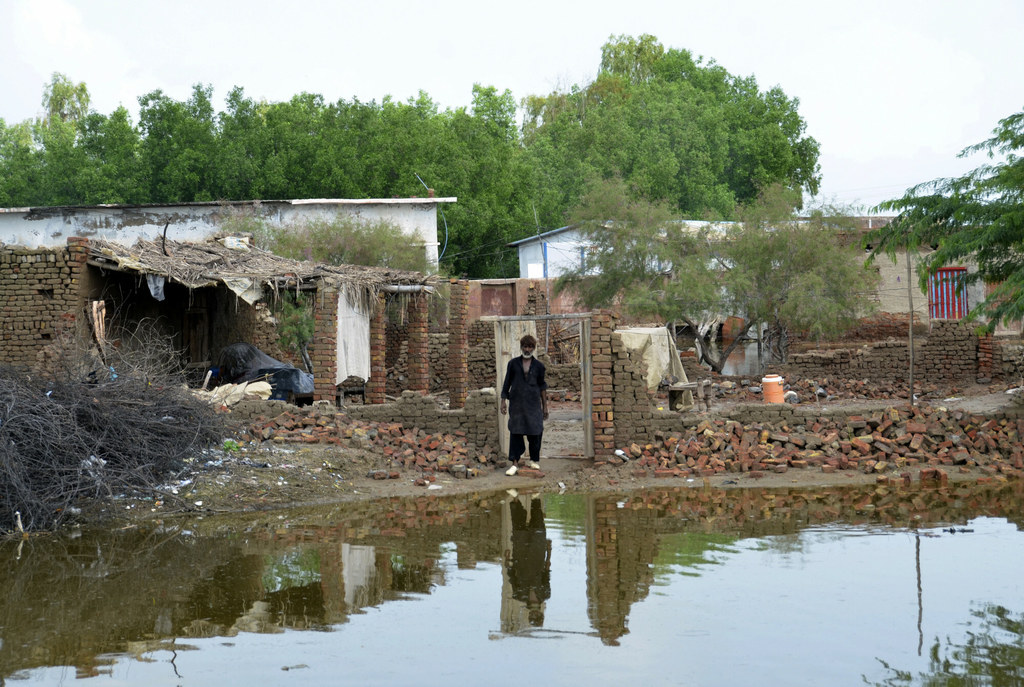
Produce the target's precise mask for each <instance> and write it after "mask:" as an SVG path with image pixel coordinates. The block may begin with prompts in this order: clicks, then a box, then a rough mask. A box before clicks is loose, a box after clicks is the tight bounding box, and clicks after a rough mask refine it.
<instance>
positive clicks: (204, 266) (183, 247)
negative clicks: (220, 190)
mask: <svg viewBox="0 0 1024 687" xmlns="http://www.w3.org/2000/svg"><path fill="white" fill-rule="evenodd" d="M89 251H90V254H89V264H91V265H95V266H97V267H101V268H103V269H114V270H119V271H128V272H136V273H139V274H147V275H154V276H161V277H164V278H166V279H168V280H171V281H175V282H178V283H179V284H182V285H184V286H187V287H189V288H200V287H204V286H214V285H216V284H218V283H223V284H226V285H229V286H231V285H232V284H237V283H238V282H239V281H240V280H243V281H244V280H247V281H249V282H251V283H252V284H253V285H254V286H258V287H263V286H267V287H270V288H271V289H274V290H277V289H286V288H291V289H295V288H302V287H307V288H309V287H315V286H317V285H319V284H327V285H330V286H334V287H341V286H346V285H347V286H361V287H365V288H367V289H369V290H370V291H374V292H375V291H378V290H380V289H382V288H384V287H387V286H392V285H397V286H417V285H422V286H429V285H431V284H432V283H433V281H434V280H435V279H436V278H435V277H431V276H427V275H424V274H422V273H420V272H407V271H404V270H395V269H389V268H386V267H367V266H363V265H324V264H320V263H315V262H309V261H300V260H291V259H289V258H282V257H280V256H277V255H274V254H273V253H269V252H267V251H265V250H261V249H259V248H255V247H253V246H252V245H250V244H249V242H248V241H247V240H246V239H244V238H236V237H227V238H221V239H216V240H210V241H206V242H204V243H181V242H177V241H170V240H162V239H156V240H153V241H146V240H143V239H139V240H138V241H137V242H136V243H135V245H134V246H131V247H130V248H129V247H127V246H124V245H120V244H117V243H111V242H109V241H99V240H93V241H90V242H89ZM233 288H234V287H233ZM236 290H237V289H236Z"/></svg>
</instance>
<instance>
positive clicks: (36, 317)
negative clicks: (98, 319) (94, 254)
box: [0, 238, 86, 367]
mask: <svg viewBox="0 0 1024 687" xmlns="http://www.w3.org/2000/svg"><path fill="white" fill-rule="evenodd" d="M68 244H69V245H68V247H67V248H55V249H45V248H38V249H27V248H18V247H3V248H0V363H4V364H9V365H16V366H25V367H32V366H34V365H35V364H36V361H37V359H38V357H39V355H40V352H41V351H42V349H43V347H45V346H47V345H49V344H50V343H51V342H52V341H53V340H54V337H55V336H56V335H57V334H58V332H59V330H60V329H61V328H62V327H74V326H75V325H76V323H78V322H82V323H85V320H84V313H83V312H82V310H81V307H82V304H83V302H84V301H83V299H82V297H81V295H80V287H81V280H82V275H83V272H84V269H85V260H86V254H85V251H84V244H85V240H84V239H76V238H71V239H68Z"/></svg>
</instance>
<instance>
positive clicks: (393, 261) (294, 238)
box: [226, 217, 430, 272]
mask: <svg viewBox="0 0 1024 687" xmlns="http://www.w3.org/2000/svg"><path fill="white" fill-rule="evenodd" d="M226 227H227V228H228V229H229V230H231V231H249V232H252V233H254V234H255V235H256V238H257V244H258V245H259V246H260V247H261V248H264V249H266V250H269V251H271V252H273V253H276V254H278V255H281V256H284V257H287V258H292V259H294V260H314V261H316V262H322V263H326V264H328V265H370V266H378V267H390V268H392V269H399V270H412V271H417V272H427V271H428V270H430V265H429V263H428V262H427V257H426V251H424V249H423V244H421V243H418V242H417V241H410V240H409V236H408V235H407V234H405V233H403V232H402V230H401V229H400V228H399V227H398V226H396V225H395V224H392V223H390V222H363V221H360V220H358V219H356V218H351V217H337V218H334V219H331V220H323V219H314V220H309V221H304V222H299V223H295V224H289V225H286V226H270V225H268V224H267V223H266V222H262V221H258V220H252V219H246V218H235V219H233V220H230V221H229V222H228V223H227V224H226Z"/></svg>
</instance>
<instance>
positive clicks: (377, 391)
mask: <svg viewBox="0 0 1024 687" xmlns="http://www.w3.org/2000/svg"><path fill="white" fill-rule="evenodd" d="M386 308H387V299H386V297H385V296H384V294H383V293H381V294H379V295H378V296H377V305H376V307H375V308H374V309H373V314H372V315H371V316H370V378H369V379H367V380H366V402H367V403H378V404H379V403H383V402H384V389H385V386H386V384H387V370H386V369H385V365H384V357H385V355H386V353H385V348H386V346H385V344H386V341H385V336H384V332H385V329H386V328H385V324H384V322H385V310H386Z"/></svg>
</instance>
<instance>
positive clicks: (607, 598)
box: [553, 497, 658, 644]
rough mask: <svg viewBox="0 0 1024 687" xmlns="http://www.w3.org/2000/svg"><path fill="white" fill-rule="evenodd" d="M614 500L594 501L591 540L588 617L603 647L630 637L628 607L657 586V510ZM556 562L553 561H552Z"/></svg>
mask: <svg viewBox="0 0 1024 687" xmlns="http://www.w3.org/2000/svg"><path fill="white" fill-rule="evenodd" d="M616 502H617V498H616V497H599V498H596V499H594V523H593V524H594V530H593V531H594V536H593V537H592V538H591V539H589V540H588V542H587V544H588V546H587V549H588V551H587V557H588V558H589V559H590V561H589V564H588V566H587V567H588V568H589V569H590V570H592V571H593V574H592V575H590V576H588V577H587V602H588V603H587V615H588V617H589V618H590V624H591V625H592V626H593V627H594V629H595V630H597V632H598V634H599V635H600V636H601V641H602V642H604V643H605V644H617V643H618V639H619V637H621V636H622V635H624V634H626V633H627V632H628V631H629V630H628V629H627V622H626V619H627V618H628V617H629V611H630V608H631V607H632V605H633V604H634V603H636V602H637V601H642V600H643V599H645V598H646V597H647V594H648V592H649V591H650V586H651V583H652V582H654V567H653V566H652V565H651V564H652V563H653V562H654V558H655V556H656V555H657V552H658V543H657V537H656V535H655V532H656V522H655V521H656V519H657V511H656V510H653V509H646V508H645V509H638V510H633V509H631V508H619V507H618V505H617V503H616ZM553 563H554V562H553Z"/></svg>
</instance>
